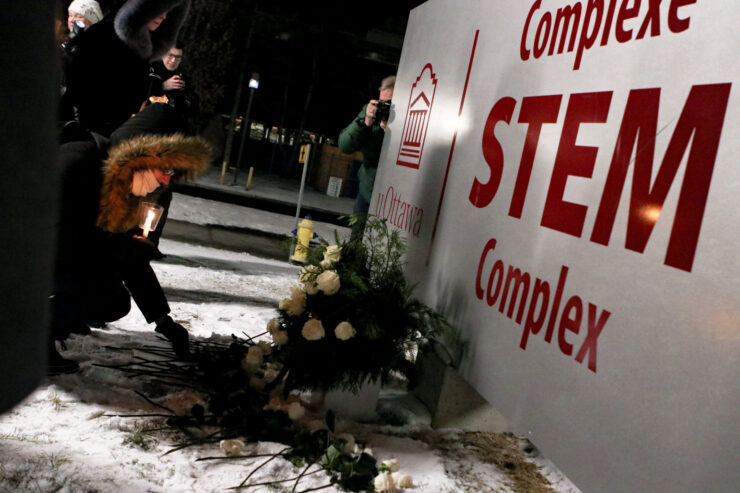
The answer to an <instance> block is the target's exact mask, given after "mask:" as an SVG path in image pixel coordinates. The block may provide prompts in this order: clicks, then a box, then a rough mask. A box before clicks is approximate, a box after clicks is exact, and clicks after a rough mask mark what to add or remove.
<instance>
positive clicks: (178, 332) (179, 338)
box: [154, 316, 190, 359]
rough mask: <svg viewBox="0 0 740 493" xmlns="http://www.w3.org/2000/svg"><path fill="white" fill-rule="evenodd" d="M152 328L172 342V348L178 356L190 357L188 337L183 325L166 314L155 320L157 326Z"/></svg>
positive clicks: (182, 357)
mask: <svg viewBox="0 0 740 493" xmlns="http://www.w3.org/2000/svg"><path fill="white" fill-rule="evenodd" d="M154 330H155V332H158V333H159V334H162V335H163V336H165V337H166V338H167V339H168V340H169V341H170V342H171V343H172V349H173V350H174V351H175V354H176V355H177V357H178V358H181V359H189V358H190V337H189V335H188V331H187V329H186V328H185V327H183V326H182V325H180V324H178V323H177V322H175V321H174V320H172V317H170V316H166V317H163V318H162V319H160V320H158V321H157V328H155V329H154Z"/></svg>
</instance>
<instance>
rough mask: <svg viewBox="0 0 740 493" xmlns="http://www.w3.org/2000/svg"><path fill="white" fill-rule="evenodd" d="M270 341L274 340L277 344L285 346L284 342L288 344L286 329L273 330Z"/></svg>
mask: <svg viewBox="0 0 740 493" xmlns="http://www.w3.org/2000/svg"><path fill="white" fill-rule="evenodd" d="M272 342H274V343H275V344H277V345H278V346H285V345H286V344H288V331H287V330H278V331H277V332H273V334H272Z"/></svg>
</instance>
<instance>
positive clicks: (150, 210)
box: [139, 202, 164, 238]
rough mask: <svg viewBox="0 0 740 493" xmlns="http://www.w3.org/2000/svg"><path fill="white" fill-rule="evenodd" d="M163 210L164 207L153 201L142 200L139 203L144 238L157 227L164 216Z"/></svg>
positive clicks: (140, 224) (140, 225)
mask: <svg viewBox="0 0 740 493" xmlns="http://www.w3.org/2000/svg"><path fill="white" fill-rule="evenodd" d="M163 212H164V208H163V207H162V206H161V205H159V204H154V203H151V202H142V203H141V204H139V218H140V220H139V227H140V228H141V231H142V234H143V235H144V238H146V237H147V236H149V233H151V232H152V231H154V230H155V229H157V224H159V219H160V218H161V217H162V213H163Z"/></svg>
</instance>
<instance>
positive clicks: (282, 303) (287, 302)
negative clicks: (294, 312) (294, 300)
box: [278, 298, 290, 310]
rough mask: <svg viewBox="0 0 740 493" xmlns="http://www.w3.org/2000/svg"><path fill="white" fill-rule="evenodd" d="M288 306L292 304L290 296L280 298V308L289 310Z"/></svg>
mask: <svg viewBox="0 0 740 493" xmlns="http://www.w3.org/2000/svg"><path fill="white" fill-rule="evenodd" d="M288 306H290V298H283V299H282V300H280V304H278V308H280V309H281V310H287V309H288Z"/></svg>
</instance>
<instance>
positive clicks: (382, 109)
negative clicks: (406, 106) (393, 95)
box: [375, 101, 391, 122]
mask: <svg viewBox="0 0 740 493" xmlns="http://www.w3.org/2000/svg"><path fill="white" fill-rule="evenodd" d="M375 106H376V107H377V110H376V111H375V121H378V122H385V121H388V117H389V116H390V114H391V102H390V101H378V102H377V103H376V105H375Z"/></svg>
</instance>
